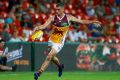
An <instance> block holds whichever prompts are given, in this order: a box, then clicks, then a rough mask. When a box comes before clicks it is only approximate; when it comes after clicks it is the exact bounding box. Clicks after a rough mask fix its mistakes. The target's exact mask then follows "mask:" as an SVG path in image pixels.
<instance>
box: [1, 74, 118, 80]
mask: <svg viewBox="0 0 120 80" xmlns="http://www.w3.org/2000/svg"><path fill="white" fill-rule="evenodd" d="M0 80H34V79H33V72H0ZM39 80H120V72H64V74H63V76H62V77H61V78H59V77H57V72H44V74H42V75H41V77H40V78H39Z"/></svg>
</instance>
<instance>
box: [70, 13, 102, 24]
mask: <svg viewBox="0 0 120 80" xmlns="http://www.w3.org/2000/svg"><path fill="white" fill-rule="evenodd" d="M68 19H69V20H70V21H73V22H78V23H81V24H91V23H98V24H101V22H99V21H97V20H81V19H78V18H76V17H74V16H72V15H68Z"/></svg>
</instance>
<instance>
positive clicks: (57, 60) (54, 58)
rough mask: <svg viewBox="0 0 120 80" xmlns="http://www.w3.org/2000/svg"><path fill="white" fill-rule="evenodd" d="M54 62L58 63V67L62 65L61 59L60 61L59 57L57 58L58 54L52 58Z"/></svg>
mask: <svg viewBox="0 0 120 80" xmlns="http://www.w3.org/2000/svg"><path fill="white" fill-rule="evenodd" d="M52 62H53V63H54V64H56V65H57V67H60V61H59V59H58V58H57V56H54V57H53V58H52Z"/></svg>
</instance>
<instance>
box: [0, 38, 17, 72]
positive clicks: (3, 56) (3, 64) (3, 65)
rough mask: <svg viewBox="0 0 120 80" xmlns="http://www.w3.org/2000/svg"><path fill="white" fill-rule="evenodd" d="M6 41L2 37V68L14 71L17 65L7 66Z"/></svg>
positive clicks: (0, 54) (0, 57)
mask: <svg viewBox="0 0 120 80" xmlns="http://www.w3.org/2000/svg"><path fill="white" fill-rule="evenodd" d="M4 46H5V42H4V40H3V39H0V70H7V71H14V70H15V69H16V65H15V66H13V67H8V66H6V64H7V57H9V55H7V54H6V53H5V50H4Z"/></svg>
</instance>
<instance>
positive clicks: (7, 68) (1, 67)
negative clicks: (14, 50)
mask: <svg viewBox="0 0 120 80" xmlns="http://www.w3.org/2000/svg"><path fill="white" fill-rule="evenodd" d="M0 69H1V70H7V71H11V70H12V67H8V66H3V65H0Z"/></svg>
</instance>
